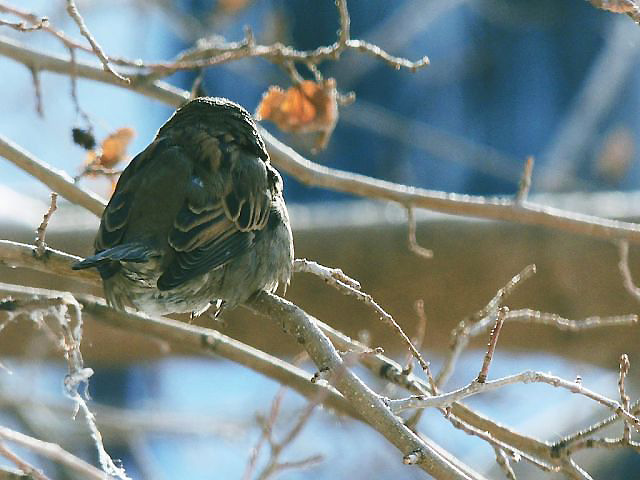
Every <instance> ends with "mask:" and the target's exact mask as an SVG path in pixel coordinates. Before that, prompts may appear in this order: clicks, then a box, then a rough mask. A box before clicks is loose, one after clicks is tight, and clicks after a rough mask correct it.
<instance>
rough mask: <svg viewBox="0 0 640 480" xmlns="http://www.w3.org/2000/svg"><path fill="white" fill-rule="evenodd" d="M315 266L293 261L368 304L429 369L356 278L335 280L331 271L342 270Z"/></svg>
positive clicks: (425, 369) (400, 329)
mask: <svg viewBox="0 0 640 480" xmlns="http://www.w3.org/2000/svg"><path fill="white" fill-rule="evenodd" d="M317 267H322V266H321V265H319V264H317V263H316V262H310V261H309V260H306V259H302V260H296V261H295V262H294V271H305V272H309V273H313V274H315V275H318V276H320V277H322V278H324V279H325V281H326V282H327V283H329V284H330V285H331V286H333V287H335V288H336V289H338V290H339V291H341V292H342V293H344V294H346V295H350V296H352V297H355V298H357V299H358V300H360V301H361V302H363V303H364V304H365V305H368V306H369V307H371V308H372V309H373V310H374V311H375V312H376V313H377V314H378V317H379V318H380V320H382V321H383V322H384V323H386V324H387V325H389V326H391V328H393V330H394V331H395V332H396V333H397V334H398V336H399V337H400V338H401V339H402V341H403V343H404V344H405V345H406V346H407V347H408V348H409V350H410V351H411V353H412V354H413V356H414V358H415V359H416V360H418V364H419V365H420V367H421V368H422V369H423V370H424V371H425V373H427V372H428V371H429V364H428V363H427V362H426V361H425V360H424V358H422V355H421V354H420V352H419V351H418V350H417V349H416V347H415V346H414V345H413V343H412V342H411V340H410V339H409V337H407V334H406V333H404V331H403V330H402V328H400V325H398V324H397V323H396V321H395V320H394V319H393V317H392V316H391V315H389V314H388V313H387V312H386V311H385V310H384V309H383V308H382V307H381V306H380V305H379V304H378V303H377V302H376V301H375V300H374V299H373V297H372V296H371V295H369V294H368V293H365V292H363V291H362V290H360V283H359V282H358V281H357V280H354V279H352V278H350V277H347V278H349V280H347V281H343V280H337V279H336V278H335V274H334V273H333V272H336V271H337V272H339V274H341V275H342V276H345V277H346V275H345V274H344V272H342V270H340V269H328V268H327V267H322V268H323V269H325V270H322V269H321V268H317ZM356 285H357V286H356ZM427 375H429V374H427Z"/></svg>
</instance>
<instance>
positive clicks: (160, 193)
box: [72, 97, 294, 316]
mask: <svg viewBox="0 0 640 480" xmlns="http://www.w3.org/2000/svg"><path fill="white" fill-rule="evenodd" d="M94 247H95V254H94V255H92V256H89V257H87V258H85V259H84V260H82V261H79V262H77V263H75V264H74V265H73V266H72V268H73V269H75V270H79V269H85V268H97V270H98V272H99V274H100V277H101V278H102V283H103V287H104V293H105V297H106V300H107V303H108V304H109V305H110V306H112V307H114V308H116V309H119V310H124V309H125V306H133V307H135V308H136V309H138V310H140V311H143V312H145V313H147V314H151V315H165V314H171V313H191V314H192V316H193V315H199V314H201V313H203V312H204V311H206V310H207V309H208V308H209V307H210V305H212V304H213V305H216V308H217V313H219V312H221V311H222V310H223V309H226V308H233V307H236V306H237V305H239V304H242V303H243V302H245V301H247V300H248V299H249V298H250V297H251V296H252V295H254V294H255V293H257V292H259V291H261V290H264V291H268V292H273V291H275V290H276V288H277V287H278V285H284V286H285V288H286V286H287V285H288V284H289V280H290V278H291V272H292V267H293V255H294V249H293V237H292V234H291V226H290V222H289V215H288V212H287V207H286V205H285V202H284V198H283V182H282V177H281V176H280V174H279V173H278V171H277V170H276V169H275V168H274V167H273V166H272V165H271V162H270V159H269V154H268V153H267V150H266V148H265V144H264V141H263V139H262V137H261V136H260V134H259V132H258V129H257V127H256V124H255V122H254V120H253V118H252V117H251V115H250V114H249V113H248V112H247V111H246V110H245V109H244V108H243V107H241V106H240V105H238V104H236V103H234V102H232V101H231V100H228V99H224V98H220V97H198V98H195V99H192V100H190V101H189V102H187V103H186V104H184V105H183V106H182V107H180V108H178V109H177V110H176V112H175V113H174V114H173V115H172V116H171V117H170V118H169V120H167V122H166V123H165V124H164V125H163V126H162V127H160V129H159V130H158V132H157V134H156V136H155V138H154V140H153V141H152V142H151V144H149V146H148V147H147V148H145V149H144V150H143V151H142V152H140V153H139V154H138V155H136V156H135V157H134V158H133V160H131V162H130V163H129V165H128V166H127V167H126V168H125V169H124V171H123V172H122V175H121V176H120V178H119V179H118V183H117V185H116V187H115V191H114V193H113V195H112V197H111V199H110V200H109V203H108V205H107V207H106V208H105V210H104V212H103V214H102V218H101V221H100V227H99V230H98V233H97V235H96V239H95V242H94Z"/></svg>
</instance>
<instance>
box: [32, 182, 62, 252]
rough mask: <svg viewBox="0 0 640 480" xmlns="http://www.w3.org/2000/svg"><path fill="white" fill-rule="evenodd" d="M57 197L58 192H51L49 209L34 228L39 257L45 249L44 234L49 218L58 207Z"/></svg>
mask: <svg viewBox="0 0 640 480" xmlns="http://www.w3.org/2000/svg"><path fill="white" fill-rule="evenodd" d="M57 199H58V194H57V193H56V192H51V204H50V205H49V209H48V210H47V213H45V214H44V217H43V218H42V223H40V226H39V227H38V229H37V230H36V242H35V243H36V255H37V256H39V257H41V256H43V255H44V254H45V251H46V249H47V244H46V243H45V236H46V234H47V227H48V226H49V220H51V215H53V212H55V211H56V210H57V209H58V204H57V202H56V200H57Z"/></svg>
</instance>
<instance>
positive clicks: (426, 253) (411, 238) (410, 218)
mask: <svg viewBox="0 0 640 480" xmlns="http://www.w3.org/2000/svg"><path fill="white" fill-rule="evenodd" d="M407 224H408V228H409V235H408V242H409V250H411V251H412V252H413V253H415V254H416V255H418V256H420V257H422V258H433V250H429V249H428V248H424V247H423V246H421V245H418V241H417V240H416V218H415V215H414V213H413V207H408V208H407Z"/></svg>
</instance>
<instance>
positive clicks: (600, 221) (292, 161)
mask: <svg viewBox="0 0 640 480" xmlns="http://www.w3.org/2000/svg"><path fill="white" fill-rule="evenodd" d="M0 55H4V56H6V57H9V58H12V59H14V60H16V61H18V62H20V63H23V64H25V65H27V66H31V65H34V64H35V65H37V66H38V68H39V69H40V70H46V71H53V72H58V73H61V74H64V75H70V74H71V73H72V71H73V64H72V62H71V61H69V60H67V59H63V58H61V57H58V56H55V55H48V54H43V53H41V52H38V51H36V50H34V49H31V48H28V47H26V46H23V45H21V44H20V43H19V42H16V41H15V40H12V39H9V38H5V37H1V38H0ZM76 67H77V71H76V74H77V76H78V77H82V78H89V79H92V80H95V81H99V82H102V83H107V84H111V85H116V86H120V87H122V88H127V89H130V90H134V91H137V92H140V93H142V94H144V95H146V96H148V97H151V98H155V99H158V100H160V101H163V102H165V103H167V104H169V105H172V106H174V107H178V106H180V105H182V104H183V103H184V102H185V101H187V100H188V98H189V92H187V91H184V90H179V89H176V88H174V87H171V86H169V85H167V84H164V83H162V82H158V81H151V82H148V83H147V82H132V83H131V84H129V85H123V84H122V82H120V81H118V80H117V79H115V78H113V76H112V75H109V74H106V72H104V71H103V70H102V69H99V68H96V67H95V66H93V65H91V64H87V63H81V62H76ZM259 130H260V134H261V135H262V137H263V139H264V140H265V143H266V144H267V149H268V151H269V154H270V155H271V160H272V161H273V163H274V165H276V166H277V167H278V168H280V169H282V170H283V171H285V172H286V173H288V174H290V175H292V176H294V177H295V178H297V179H298V180H300V181H301V182H303V183H305V184H307V185H314V186H319V187H326V188H330V189H333V190H336V191H341V192H348V193H352V194H355V195H360V196H366V197H370V198H377V199H384V200H388V201H393V202H396V203H399V204H401V205H404V206H406V205H412V206H413V207H414V208H426V209H429V210H433V211H437V212H442V213H448V214H452V215H463V216H469V217H476V218H485V219H493V220H503V221H511V222H514V223H519V224H524V225H539V226H544V227H547V228H553V229H557V230H561V231H565V232H572V233H577V234H582V235H588V236H591V237H596V238H603V239H612V238H613V239H618V238H622V239H628V240H629V241H633V242H635V243H640V226H639V225H637V224H635V223H630V222H621V221H618V220H610V219H605V218H600V217H595V216H591V215H583V214H578V213H574V212H567V211H564V210H560V209H557V208H552V207H547V206H544V205H539V204H535V203H531V202H527V203H525V204H523V205H516V204H515V202H513V201H512V200H510V199H509V198H506V197H505V198H488V197H481V196H473V195H459V194H454V193H446V192H439V191H434V190H425V189H421V188H416V187H410V186H407V185H401V184H395V183H391V182H386V181H382V180H377V179H374V178H371V177H367V176H365V175H359V174H355V173H351V172H345V171H341V170H336V169H332V168H328V167H325V166H323V165H318V164H316V163H313V162H310V161H309V160H307V159H306V158H304V157H302V156H301V155H300V154H298V153H297V152H295V151H294V150H293V149H292V148H290V147H288V146H286V145H284V144H283V143H282V142H280V141H279V140H277V139H276V138H275V137H273V135H271V134H269V133H268V132H267V131H266V130H264V129H263V128H262V127H259ZM0 147H1V145H0ZM0 150H1V148H0ZM0 154H2V153H1V152H0Z"/></svg>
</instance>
